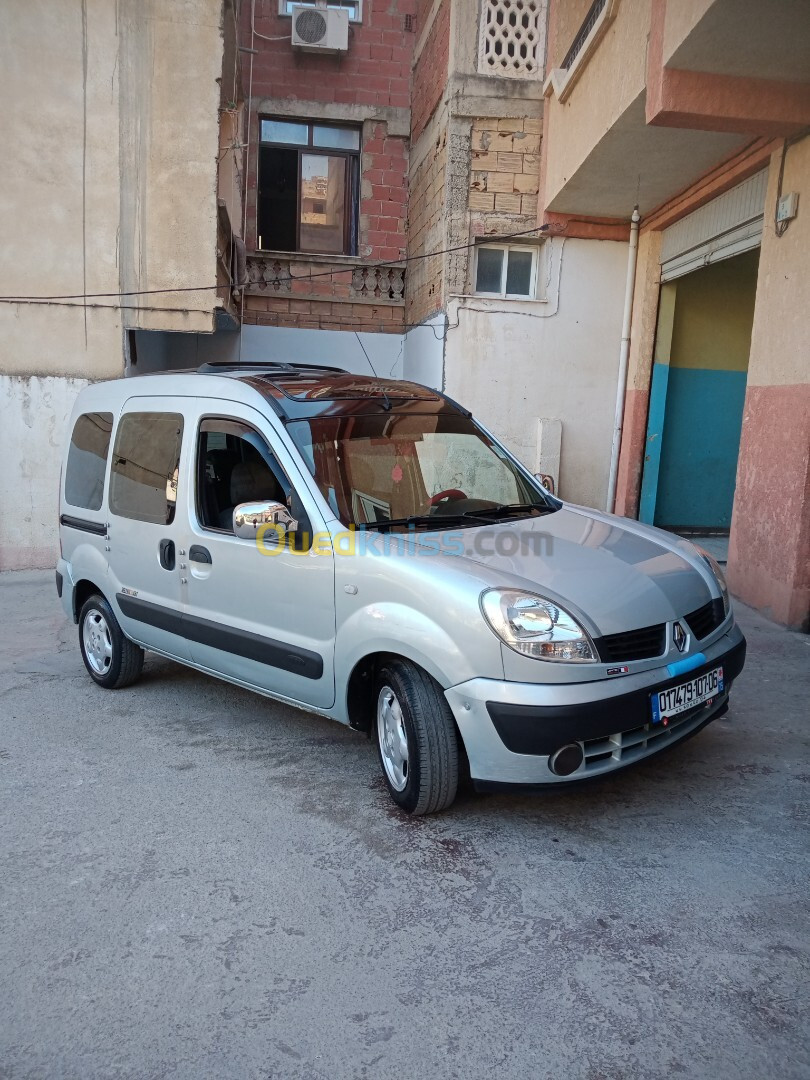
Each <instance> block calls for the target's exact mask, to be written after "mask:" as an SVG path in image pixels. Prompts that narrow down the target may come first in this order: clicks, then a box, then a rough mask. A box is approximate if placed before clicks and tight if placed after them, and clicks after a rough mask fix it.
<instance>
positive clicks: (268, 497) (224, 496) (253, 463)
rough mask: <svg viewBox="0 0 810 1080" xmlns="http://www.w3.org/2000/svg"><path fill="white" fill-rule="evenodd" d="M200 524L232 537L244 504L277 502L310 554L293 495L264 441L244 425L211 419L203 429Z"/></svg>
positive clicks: (304, 515)
mask: <svg viewBox="0 0 810 1080" xmlns="http://www.w3.org/2000/svg"><path fill="white" fill-rule="evenodd" d="M196 477H197V480H196V483H197V491H196V504H197V519H198V520H199V523H200V525H201V526H202V528H204V529H213V530H216V531H217V532H226V533H231V534H232V533H233V512H234V510H235V509H236V507H237V506H239V504H240V503H246V502H278V503H282V504H283V505H284V506H286V507H287V509H288V510H289V511H290V513H291V514H292V516H293V517H294V518H295V519H296V521H297V522H298V526H299V527H298V532H297V534H296V535H295V536H292V537H291V542H292V543H293V544H294V546H296V547H297V548H300V549H302V550H306V548H307V547H308V545H309V542H310V534H311V527H310V524H309V519H308V517H307V513H306V511H305V509H304V506H303V504H302V503H301V500H300V498H299V496H298V495H297V493H296V491H295V489H294V488H293V486H292V484H291V483H290V481H289V479H288V478H287V475H286V473H285V472H284V470H283V469H282V468H281V466H280V465H279V463H278V461H277V459H276V456H275V454H274V453H273V452H272V450H271V449H270V448H269V446H268V445H267V443H266V442H265V440H264V438H263V437H262V436H261V435H260V434H259V433H258V431H256V430H255V429H254V428H252V427H250V425H249V424H244V423H242V422H241V421H240V420H228V419H221V418H218V417H211V418H207V419H205V420H203V421H202V422H201V423H200V432H199V437H198V440H197V469H196Z"/></svg>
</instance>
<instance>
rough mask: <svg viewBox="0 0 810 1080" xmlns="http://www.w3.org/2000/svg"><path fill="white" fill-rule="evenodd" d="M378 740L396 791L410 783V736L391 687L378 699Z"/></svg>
mask: <svg viewBox="0 0 810 1080" xmlns="http://www.w3.org/2000/svg"><path fill="white" fill-rule="evenodd" d="M377 739H378V741H379V744H380V756H381V757H382V763H383V768H384V769H385V774H386V776H387V777H388V781H389V783H390V784H391V786H392V787H393V788H394V790H395V791H404V789H405V785H406V784H407V783H408V735H407V732H406V731H405V720H404V718H403V716H402V707H401V706H400V704H399V700H398V698H397V695H396V694H395V693H394V691H393V690H392V689H391V687H390V686H384V687H383V688H382V690H380V696H379V697H378V699H377Z"/></svg>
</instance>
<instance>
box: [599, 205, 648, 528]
mask: <svg viewBox="0 0 810 1080" xmlns="http://www.w3.org/2000/svg"><path fill="white" fill-rule="evenodd" d="M640 220H641V215H640V214H639V212H638V206H635V207H634V208H633V216H632V217H631V218H630V251H629V252H628V256H627V283H626V284H625V287H624V315H623V316H622V344H621V350H620V352H619V385H618V386H617V387H616V415H615V418H614V420H613V444H612V446H611V448H610V473H609V474H608V490H607V502H606V505H605V510H606V511H607V512H608V513H609V514H612V513H613V505H614V503H615V502H616V480H617V478H618V475H619V450H620V449H621V445H622V425H623V424H624V395H625V392H626V390H627V364H628V360H629V359H630V321H631V319H632V317H633V290H634V288H635V285H636V260H637V259H638V223H639V221H640Z"/></svg>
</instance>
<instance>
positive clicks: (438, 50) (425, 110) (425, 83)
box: [411, 0, 469, 140]
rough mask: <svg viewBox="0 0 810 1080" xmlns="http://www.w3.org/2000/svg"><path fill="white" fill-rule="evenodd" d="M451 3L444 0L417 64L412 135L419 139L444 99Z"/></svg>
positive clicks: (414, 79)
mask: <svg viewBox="0 0 810 1080" xmlns="http://www.w3.org/2000/svg"><path fill="white" fill-rule="evenodd" d="M468 2H469V0H468ZM450 6H451V0H442V3H441V4H440V5H439V9H438V11H437V12H436V17H435V19H434V20H433V25H432V26H431V27H430V31H429V34H428V37H427V39H426V40H425V44H424V46H423V48H422V51H421V53H420V54H419V57H418V59H417V61H416V65H415V66H414V70H413V94H412V100H411V136H412V138H413V139H414V140H416V139H418V138H419V136H420V135H421V134H422V132H423V131H424V129H425V126H426V125H427V123H428V121H429V120H430V118H431V116H432V115H433V113H434V111H435V109H436V106H437V105H438V104H439V101H440V100H441V97H442V94H443V93H444V88H445V84H446V82H447V66H448V63H449V58H450ZM425 7H427V5H424V4H423V5H422V8H423V9H424V8H425ZM423 18H424V16H423ZM422 30H423V26H422V23H421V22H420V24H419V32H420V34H421V32H422Z"/></svg>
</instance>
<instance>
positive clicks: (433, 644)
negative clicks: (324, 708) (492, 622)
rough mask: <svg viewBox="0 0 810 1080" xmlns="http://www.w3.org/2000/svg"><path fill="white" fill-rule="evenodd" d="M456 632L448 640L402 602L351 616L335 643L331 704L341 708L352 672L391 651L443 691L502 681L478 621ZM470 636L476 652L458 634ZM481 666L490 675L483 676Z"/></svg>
mask: <svg viewBox="0 0 810 1080" xmlns="http://www.w3.org/2000/svg"><path fill="white" fill-rule="evenodd" d="M461 631H462V632H461V634H460V635H458V636H451V635H450V634H449V633H448V632H447V630H446V629H444V628H443V627H442V626H440V625H439V623H438V622H437V621H436V620H435V619H433V618H431V617H430V616H429V615H425V614H424V613H423V612H420V611H417V610H416V609H415V608H412V607H409V606H408V605H407V604H402V603H386V602H380V603H373V604H368V605H366V606H365V607H362V608H360V609H358V610H357V611H354V612H352V614H351V615H349V617H348V618H347V619H346V620H345V621H344V622H343V623H342V624H341V626H340V629H339V631H338V634H337V639H336V641H335V671H336V673H337V678H336V682H337V687H336V689H337V699H336V706H337V707H341V708H345V703H346V694H347V688H348V682H349V678H350V676H351V673H352V671H353V670H354V668H355V666H356V665H357V664H358V663H359V662H360V661H361V660H363V659H364V658H365V657H367V656H370V655H372V654H373V653H381V652H382V653H391V654H393V655H395V656H401V657H402V658H403V659H405V660H410V661H412V662H413V663H414V664H418V665H419V667H421V668H423V669H424V670H425V671H427V672H428V674H429V675H431V676H432V677H433V678H434V679H435V680H436V682H437V683H439V685H440V686H441V687H442V689H443V690H446V689H447V688H448V687H450V686H455V685H456V683H460V682H465V681H466V680H467V679H472V678H480V677H488V678H493V679H502V678H503V659H502V657H501V650H500V645H499V643H498V640H497V638H496V637H495V635H494V634H492V633H491V632H490V631H489V630H488V628H487V627H486V626H485V625H484V623H483V620H482V622H481V625H480V627H476V628H475V630H474V631H471V630H470V628H464V627H462V628H461ZM470 632H473V633H475V634H476V636H477V635H478V634H480V635H481V636H480V639H479V641H478V642H477V644H478V648H467V647H465V641H464V635H466V634H468V633H470ZM489 638H491V639H492V640H491V642H490V641H489V640H488V639H489ZM482 652H484V653H485V656H486V660H483V657H482ZM482 660H483V663H482ZM482 668H483V669H484V670H486V671H488V672H490V674H489V675H487V676H484V675H483V670H482ZM341 719H343V717H341Z"/></svg>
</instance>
